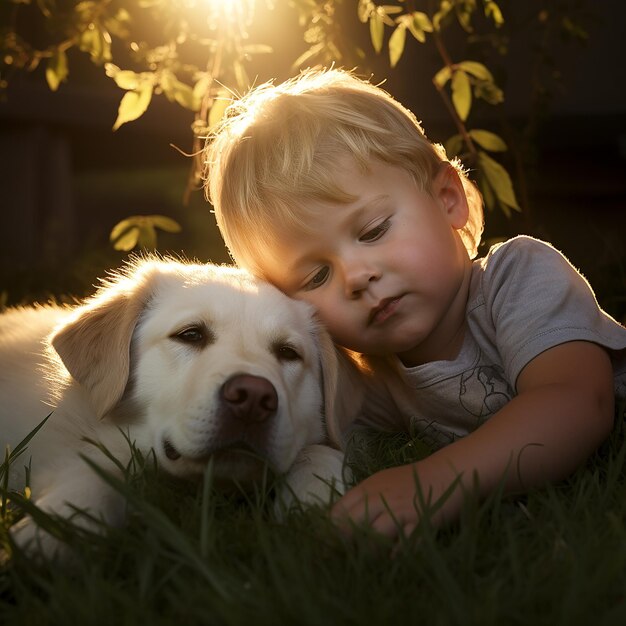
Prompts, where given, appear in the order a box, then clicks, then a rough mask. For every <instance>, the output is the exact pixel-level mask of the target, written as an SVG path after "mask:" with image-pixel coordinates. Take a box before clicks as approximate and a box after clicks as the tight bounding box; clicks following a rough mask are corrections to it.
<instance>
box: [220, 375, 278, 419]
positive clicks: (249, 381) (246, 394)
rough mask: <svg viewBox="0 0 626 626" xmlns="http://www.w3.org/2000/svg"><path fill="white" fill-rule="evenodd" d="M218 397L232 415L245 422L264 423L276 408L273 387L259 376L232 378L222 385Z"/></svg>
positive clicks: (276, 402) (276, 403) (276, 397)
mask: <svg viewBox="0 0 626 626" xmlns="http://www.w3.org/2000/svg"><path fill="white" fill-rule="evenodd" d="M220 395H221V397H222V400H223V401H224V402H225V404H226V405H227V407H228V409H229V410H230V411H231V412H232V414H233V415H234V416H235V417H237V418H239V419H241V420H244V421H246V422H264V421H265V420H266V419H268V418H270V417H272V416H273V415H274V414H275V413H276V409H277V408H278V395H277V394H276V389H275V388H274V385H272V383H271V382H270V381H269V380H267V379H266V378H262V377H260V376H251V375H249V374H239V375H237V376H233V377H232V378H229V379H228V380H227V381H226V382H225V383H224V384H223V385H222V389H221V394H220Z"/></svg>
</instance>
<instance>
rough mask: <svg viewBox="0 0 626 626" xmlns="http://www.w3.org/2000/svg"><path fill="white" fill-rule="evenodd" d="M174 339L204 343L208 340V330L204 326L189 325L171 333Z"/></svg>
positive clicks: (196, 343)
mask: <svg viewBox="0 0 626 626" xmlns="http://www.w3.org/2000/svg"><path fill="white" fill-rule="evenodd" d="M171 337H172V339H176V340H177V341H180V342H182V343H190V344H195V345H198V344H203V343H205V342H206V341H207V340H208V337H207V330H206V329H205V328H203V327H202V326H189V327H187V328H183V329H182V330H179V331H178V332H176V333H174V334H173V335H171Z"/></svg>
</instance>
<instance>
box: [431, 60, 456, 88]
mask: <svg viewBox="0 0 626 626" xmlns="http://www.w3.org/2000/svg"><path fill="white" fill-rule="evenodd" d="M451 76H452V70H451V69H450V67H449V66H448V65H446V66H445V67H442V68H441V69H440V70H439V71H438V72H437V73H436V74H435V76H434V77H433V82H434V83H435V85H437V87H439V88H441V87H443V86H444V85H445V84H446V83H447V82H448V81H449V80H450V78H451Z"/></svg>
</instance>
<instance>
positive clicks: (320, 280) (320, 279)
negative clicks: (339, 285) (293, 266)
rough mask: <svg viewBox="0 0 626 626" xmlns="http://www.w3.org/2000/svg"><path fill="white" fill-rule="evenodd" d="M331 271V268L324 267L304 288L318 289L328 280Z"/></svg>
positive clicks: (309, 289) (308, 289)
mask: <svg viewBox="0 0 626 626" xmlns="http://www.w3.org/2000/svg"><path fill="white" fill-rule="evenodd" d="M329 273H330V269H329V268H328V267H323V268H322V269H321V270H319V271H318V272H317V273H316V274H315V275H314V276H313V278H311V279H310V280H309V281H308V282H307V283H306V284H305V285H304V287H303V290H304V291H313V289H317V288H318V287H320V286H322V285H323V284H324V283H325V282H326V279H327V278H328V274H329Z"/></svg>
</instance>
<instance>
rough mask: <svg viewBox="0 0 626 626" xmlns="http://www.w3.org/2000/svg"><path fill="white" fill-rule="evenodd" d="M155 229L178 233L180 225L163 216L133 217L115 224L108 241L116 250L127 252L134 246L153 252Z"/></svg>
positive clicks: (155, 236)
mask: <svg viewBox="0 0 626 626" xmlns="http://www.w3.org/2000/svg"><path fill="white" fill-rule="evenodd" d="M157 228H159V229H161V230H164V231H167V232H169V233H178V232H180V224H179V223H178V222H176V221H175V220H173V219H172V218H170V217H167V216H165V215H133V216H132V217H128V218H126V219H125V220H122V221H121V222H119V223H117V224H116V225H115V226H114V227H113V229H112V230H111V234H110V235H109V239H110V240H111V241H112V242H113V247H114V248H115V249H116V250H124V251H125V252H128V251H129V250H132V249H133V248H134V247H136V246H139V247H141V248H144V249H148V250H153V249H154V248H156V244H157V233H156V229H157Z"/></svg>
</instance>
